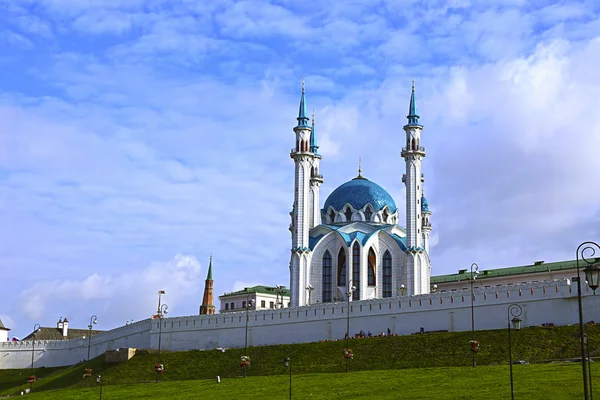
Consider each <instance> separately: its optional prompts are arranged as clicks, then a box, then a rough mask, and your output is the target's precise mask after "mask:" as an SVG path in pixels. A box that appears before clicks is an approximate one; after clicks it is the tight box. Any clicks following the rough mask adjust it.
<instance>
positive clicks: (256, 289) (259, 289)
mask: <svg viewBox="0 0 600 400" xmlns="http://www.w3.org/2000/svg"><path fill="white" fill-rule="evenodd" d="M282 288H283V295H284V296H287V297H289V296H290V290H289V289H288V288H286V287H285V286H282ZM250 293H264V294H272V295H275V294H277V288H276V287H274V286H263V285H258V286H252V287H247V288H244V289H242V290H238V291H237V292H231V293H225V294H223V295H221V296H219V298H220V299H222V298H224V297H231V296H239V295H241V294H250Z"/></svg>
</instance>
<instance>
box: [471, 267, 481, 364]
mask: <svg viewBox="0 0 600 400" xmlns="http://www.w3.org/2000/svg"><path fill="white" fill-rule="evenodd" d="M473 267H475V271H473ZM477 275H479V265H477V263H473V264H471V276H470V277H469V281H470V282H471V353H473V368H475V365H476V362H475V353H477V345H478V344H477V342H476V341H475V295H474V294H473V283H475V279H477Z"/></svg>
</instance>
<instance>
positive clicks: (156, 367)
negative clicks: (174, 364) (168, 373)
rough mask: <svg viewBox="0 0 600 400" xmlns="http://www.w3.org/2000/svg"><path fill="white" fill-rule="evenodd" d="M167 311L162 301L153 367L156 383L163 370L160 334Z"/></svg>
mask: <svg viewBox="0 0 600 400" xmlns="http://www.w3.org/2000/svg"><path fill="white" fill-rule="evenodd" d="M168 313H169V306H167V304H166V303H163V304H162V305H161V306H160V308H159V309H158V356H157V358H156V365H155V366H154V369H155V370H156V383H158V378H159V376H160V373H161V372H162V371H163V369H164V368H163V366H162V365H161V364H160V339H161V336H162V319H163V317H164V316H165V314H168Z"/></svg>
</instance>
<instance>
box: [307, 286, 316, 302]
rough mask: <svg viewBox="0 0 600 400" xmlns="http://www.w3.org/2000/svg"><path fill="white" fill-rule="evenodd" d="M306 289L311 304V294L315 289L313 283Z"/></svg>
mask: <svg viewBox="0 0 600 400" xmlns="http://www.w3.org/2000/svg"><path fill="white" fill-rule="evenodd" d="M306 290H308V304H310V294H311V293H312V291H313V290H315V288H314V287H313V286H312V285H310V284H309V285H308V286H307V287H306Z"/></svg>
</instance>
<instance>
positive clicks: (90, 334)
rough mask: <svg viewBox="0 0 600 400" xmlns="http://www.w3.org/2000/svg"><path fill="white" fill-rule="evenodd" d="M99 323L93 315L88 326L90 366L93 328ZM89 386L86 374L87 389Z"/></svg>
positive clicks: (88, 362) (88, 359) (88, 360)
mask: <svg viewBox="0 0 600 400" xmlns="http://www.w3.org/2000/svg"><path fill="white" fill-rule="evenodd" d="M97 323H98V318H97V317H96V316H95V315H92V316H91V317H90V324H89V325H88V329H89V330H90V332H89V334H88V355H87V360H86V361H87V364H88V366H89V364H90V348H91V345H92V328H93V326H94V325H95V324H97ZM87 384H88V377H87V374H86V377H85V387H87Z"/></svg>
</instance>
